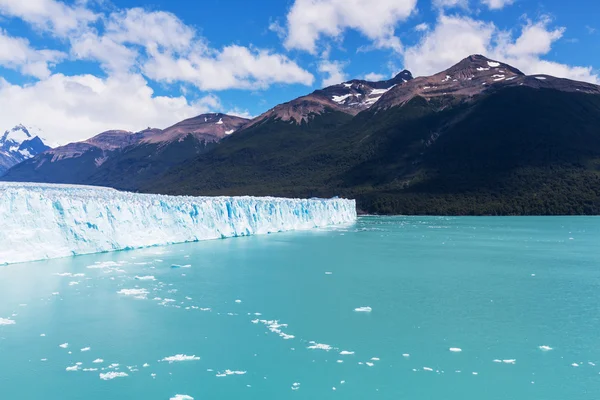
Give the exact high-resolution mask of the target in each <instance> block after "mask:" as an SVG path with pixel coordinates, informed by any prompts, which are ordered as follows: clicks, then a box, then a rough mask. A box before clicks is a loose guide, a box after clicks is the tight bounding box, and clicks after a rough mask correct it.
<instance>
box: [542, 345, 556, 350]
mask: <svg viewBox="0 0 600 400" xmlns="http://www.w3.org/2000/svg"><path fill="white" fill-rule="evenodd" d="M539 349H540V350H542V351H550V350H554V349H553V348H552V347H550V346H545V345H544V346H540V347H539Z"/></svg>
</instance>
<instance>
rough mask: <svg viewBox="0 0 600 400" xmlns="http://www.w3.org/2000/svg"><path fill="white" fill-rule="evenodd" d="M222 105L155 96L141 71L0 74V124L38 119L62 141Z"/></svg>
mask: <svg viewBox="0 0 600 400" xmlns="http://www.w3.org/2000/svg"><path fill="white" fill-rule="evenodd" d="M218 108H220V102H219V100H218V98H216V97H215V96H213V95H208V96H206V97H203V98H200V99H199V100H197V101H195V102H189V101H188V100H186V99H185V98H184V97H166V96H156V95H155V94H154V92H153V90H152V88H150V87H149V86H148V84H147V82H146V80H145V79H144V78H143V77H142V76H140V75H137V74H135V75H134V74H132V75H126V76H120V77H108V78H105V79H102V78H98V77H95V76H93V75H77V76H65V75H62V74H55V75H52V76H50V77H49V78H48V79H45V80H41V81H38V82H36V83H35V84H32V85H25V86H19V85H13V84H10V83H8V82H7V81H6V80H4V79H3V78H0V123H1V124H2V126H4V127H10V126H14V125H16V124H18V123H28V122H34V123H35V124H36V125H37V126H39V127H40V128H41V129H42V130H43V131H44V132H45V133H46V136H47V137H49V138H50V139H52V141H53V142H58V143H60V144H65V143H67V142H71V141H78V140H83V139H87V138H89V137H91V136H93V135H95V134H98V133H100V132H103V131H106V130H109V129H125V130H130V131H138V130H140V129H144V128H146V127H148V126H151V127H157V128H165V127H167V126H169V125H172V124H174V123H176V122H178V121H181V120H183V119H185V118H189V117H192V116H195V115H198V114H201V113H204V112H214V111H216V110H217V109H218ZM32 116H35V121H32V119H31V118H32Z"/></svg>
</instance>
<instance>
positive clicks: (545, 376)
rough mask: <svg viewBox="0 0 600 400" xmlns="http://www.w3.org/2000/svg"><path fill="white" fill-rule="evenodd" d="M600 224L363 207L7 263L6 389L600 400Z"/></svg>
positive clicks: (2, 326)
mask: <svg viewBox="0 0 600 400" xmlns="http://www.w3.org/2000/svg"><path fill="white" fill-rule="evenodd" d="M599 240H600V219H598V218H566V217H565V218H433V217H431V218H429V217H427V218H425V217H414V218H404V217H395V218H383V217H381V218H379V217H363V218H360V219H359V221H358V222H357V223H356V224H355V225H352V226H346V227H338V228H332V229H327V230H318V231H312V232H291V233H281V234H274V235H268V236H255V237H246V238H237V239H227V240H217V241H210V242H200V243H191V244H183V245H174V246H169V247H160V248H158V247H157V248H150V249H143V250H135V251H124V252H116V253H105V254H99V255H90V256H80V257H74V258H69V259H60V260H52V261H46V262H38V263H30V264H18V265H11V266H5V267H0V398H2V399H60V400H70V399H78V400H79V399H93V400H96V399H111V400H113V399H165V400H166V399H171V398H176V399H190V398H194V399H196V400H198V399H265V400H267V399H288V398H292V399H417V400H418V399H445V400H454V399H457V400H459V399H460V400H469V399H473V400H475V399H503V400H505V399H512V400H521V399H523V400H532V399H546V400H547V399H556V400H565V399H578V400H582V399H594V400H595V399H598V398H600V341H599V332H600V249H599V246H598V244H599ZM175 265H177V266H179V267H174V266H175ZM136 277H137V278H142V279H136ZM151 277H153V278H151ZM369 307H370V308H369ZM356 309H359V310H361V309H362V310H365V311H356ZM369 309H370V310H371V311H370V312H369V311H368V310H369ZM275 321H278V322H275ZM67 344H68V345H67ZM61 345H62V347H61ZM451 349H452V350H451ZM94 361H96V362H94ZM116 364H118V366H117V365H116ZM176 395H180V396H179V397H177V396H176Z"/></svg>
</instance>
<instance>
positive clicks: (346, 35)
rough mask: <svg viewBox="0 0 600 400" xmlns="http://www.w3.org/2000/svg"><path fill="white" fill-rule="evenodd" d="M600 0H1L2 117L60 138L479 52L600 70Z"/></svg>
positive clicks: (291, 94)
mask: <svg viewBox="0 0 600 400" xmlns="http://www.w3.org/2000/svg"><path fill="white" fill-rule="evenodd" d="M598 15H600V2H597V1H584V0H578V1H572V2H565V1H562V0H542V1H532V0H283V1H281V0H261V1H256V2H249V1H243V0H212V1H209V0H204V1H188V0H168V1H167V0H154V1H139V0H112V1H109V0H27V1H18V0H0V124H1V125H0V129H7V128H9V127H11V126H13V125H15V124H17V123H23V124H26V125H34V126H38V127H40V128H41V129H42V130H44V132H46V135H47V136H49V137H51V138H52V139H53V140H54V141H56V142H59V143H66V142H69V141H74V140H82V139H85V138H88V137H90V136H92V135H94V134H97V133H99V132H102V131H103V130H107V129H128V130H132V131H135V130H140V129H143V128H145V127H148V126H152V127H159V128H164V127H167V126H168V125H170V124H172V123H175V122H177V121H179V120H181V119H184V118H187V117H191V116H194V115H196V114H199V113H203V112H228V113H235V114H238V115H243V116H256V115H259V114H260V113H262V112H264V111H266V110H267V109H269V108H270V107H272V106H274V105H276V104H279V103H282V102H284V101H287V100H291V99H293V98H295V97H298V96H301V95H303V94H306V93H309V92H311V91H313V90H314V89H316V88H319V87H323V86H326V85H330V84H335V83H340V82H342V81H344V80H347V79H352V78H365V77H368V78H370V79H373V80H378V79H387V78H389V77H391V76H393V74H395V73H396V72H398V71H400V70H402V69H405V68H406V69H409V70H411V72H413V74H414V75H415V76H417V75H429V74H432V73H435V72H439V71H440V70H443V69H445V68H447V67H449V66H451V65H452V64H454V63H456V62H458V61H459V60H460V59H462V58H464V57H466V56H468V55H469V54H473V53H483V54H486V55H488V56H489V57H490V58H495V59H499V60H502V61H505V62H508V63H509V64H512V65H514V66H516V67H517V68H520V69H522V70H523V71H524V72H525V73H529V74H533V73H547V74H551V75H556V76H561V77H566V78H571V79H577V80H585V81H588V82H594V83H600V78H599V71H598V69H599V68H600V22H599V21H598V19H597V16H598Z"/></svg>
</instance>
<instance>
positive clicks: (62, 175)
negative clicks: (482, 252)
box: [2, 55, 600, 215]
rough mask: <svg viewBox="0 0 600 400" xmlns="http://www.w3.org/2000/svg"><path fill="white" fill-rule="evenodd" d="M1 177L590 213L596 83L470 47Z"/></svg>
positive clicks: (473, 210) (444, 209)
mask: <svg viewBox="0 0 600 400" xmlns="http://www.w3.org/2000/svg"><path fill="white" fill-rule="evenodd" d="M2 179H4V180H27V181H38V182H40V181H41V182H63V183H85V184H94V185H105V186H113V187H116V188H119V189H129V190H137V191H143V192H157V193H168V194H189V195H276V196H294V197H295V196H297V197H311V196H323V197H331V196H336V195H339V196H346V197H353V198H356V199H357V202H358V206H359V208H360V209H361V210H362V211H364V212H370V213H385V214H399V213H401V214H440V215H465V214H467V215H468V214H473V215H482V214H484V215H521V214H598V213H600V87H599V86H596V85H593V84H589V83H584V82H577V81H572V80H567V79H560V78H555V77H552V76H548V75H533V76H527V75H525V74H523V73H522V72H521V71H519V70H518V69H516V68H514V67H511V66H510V65H507V64H505V63H502V62H499V61H495V60H491V59H488V58H486V57H484V56H480V55H473V56H470V57H467V58H466V59H464V60H462V61H461V62H459V63H458V64H456V65H454V66H452V67H451V68H449V69H447V70H446V71H442V72H440V73H438V74H435V75H432V76H428V77H417V78H414V79H413V77H412V75H411V74H410V72H408V71H403V72H401V73H400V74H398V75H397V76H396V77H394V78H393V79H390V80H387V81H381V82H369V81H364V80H352V81H348V82H344V83H342V84H339V85H334V86H330V87H327V88H324V89H321V90H317V91H315V92H313V93H311V94H309V95H306V96H303V97H300V98H298V99H295V100H292V101H290V102H287V103H284V104H280V105H278V106H276V107H274V108H272V109H270V110H268V111H267V112H265V113H263V114H262V115H260V116H258V117H256V118H254V119H252V120H249V121H248V120H244V119H242V118H237V117H231V116H227V115H224V114H209V115H202V116H199V117H196V118H192V119H190V120H187V121H183V122H181V123H179V124H177V125H175V126H173V127H171V128H167V129H165V130H157V129H148V130H145V131H141V132H137V133H131V132H122V131H111V132H105V133H102V134H100V135H98V136H96V137H94V138H92V139H89V140H87V141H84V142H79V143H73V144H69V145H67V146H63V147H59V148H57V149H53V150H48V151H45V152H43V153H41V154H38V155H37V156H35V157H33V158H31V159H28V160H25V161H23V162H21V163H20V164H18V165H16V166H15V167H13V168H11V169H10V170H9V171H8V172H7V173H6V175H4V177H3V178H2Z"/></svg>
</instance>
